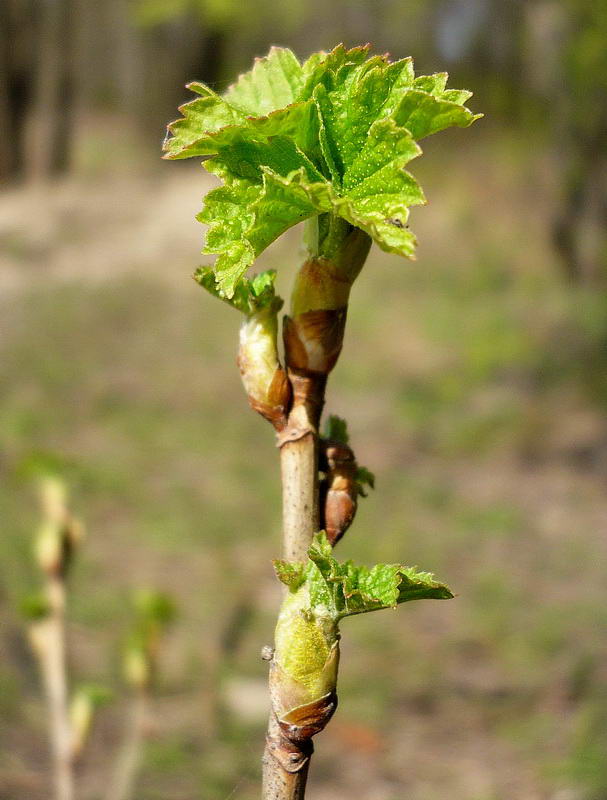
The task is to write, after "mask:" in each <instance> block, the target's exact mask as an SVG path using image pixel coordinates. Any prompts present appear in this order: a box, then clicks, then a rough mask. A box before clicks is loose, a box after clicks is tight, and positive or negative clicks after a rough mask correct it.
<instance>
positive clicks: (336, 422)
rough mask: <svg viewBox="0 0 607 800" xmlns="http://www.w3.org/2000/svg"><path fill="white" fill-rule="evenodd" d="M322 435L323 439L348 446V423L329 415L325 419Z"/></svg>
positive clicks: (334, 415)
mask: <svg viewBox="0 0 607 800" xmlns="http://www.w3.org/2000/svg"><path fill="white" fill-rule="evenodd" d="M322 435H323V438H324V439H331V440H332V441H334V442H340V444H348V443H349V441H350V436H349V434H348V423H347V422H346V420H345V419H342V417H338V416H337V415H336V414H330V415H329V416H328V417H327V421H326V422H325V427H324V430H323V433H322Z"/></svg>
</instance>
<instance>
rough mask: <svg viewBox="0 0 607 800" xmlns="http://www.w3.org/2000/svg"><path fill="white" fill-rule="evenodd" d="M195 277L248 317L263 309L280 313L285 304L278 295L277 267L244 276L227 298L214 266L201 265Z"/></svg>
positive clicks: (204, 286) (216, 295)
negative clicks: (276, 284) (220, 285)
mask: <svg viewBox="0 0 607 800" xmlns="http://www.w3.org/2000/svg"><path fill="white" fill-rule="evenodd" d="M194 279H195V280H196V282H197V283H199V284H200V285H201V286H202V287H203V289H206V290H207V292H209V293H210V294H212V295H213V297H218V298H219V299H220V300H223V301H224V302H226V303H228V305H231V306H232V307H233V308H236V309H237V310H238V311H241V312H242V313H243V314H245V315H246V316H247V317H250V316H252V315H253V314H257V313H259V312H261V311H269V312H270V313H278V311H280V309H281V308H282V305H283V300H282V299H281V298H280V297H278V295H277V294H276V291H275V287H274V281H275V280H276V270H275V269H269V270H266V271H265V272H260V273H259V274H258V275H254V276H253V277H252V278H251V279H249V278H243V279H242V280H241V281H240V283H239V284H238V285H237V286H236V289H235V291H234V295H233V297H231V298H227V297H226V296H225V295H223V294H222V293H221V291H220V289H219V287H218V286H217V281H216V280H215V271H214V270H213V268H212V267H199V268H198V269H197V270H196V272H195V273H194Z"/></svg>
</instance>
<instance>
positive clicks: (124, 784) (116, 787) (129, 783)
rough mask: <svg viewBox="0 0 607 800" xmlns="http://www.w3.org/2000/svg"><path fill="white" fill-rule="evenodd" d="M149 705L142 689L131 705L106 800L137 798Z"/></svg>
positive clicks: (138, 691)
mask: <svg viewBox="0 0 607 800" xmlns="http://www.w3.org/2000/svg"><path fill="white" fill-rule="evenodd" d="M147 705H148V703H147V693H146V691H145V689H143V688H140V689H138V690H137V691H136V693H135V695H134V697H133V700H132V703H131V709H130V713H129V716H128V720H127V729H126V733H125V737H124V741H123V743H122V747H121V749H120V752H119V754H118V758H117V761H116V769H115V771H114V775H113V776H112V780H111V781H110V786H109V789H108V791H107V793H106V795H105V800H131V798H134V796H135V794H134V791H135V781H136V779H137V773H138V771H139V765H140V762H141V755H142V750H143V740H144V738H145V729H146V722H147Z"/></svg>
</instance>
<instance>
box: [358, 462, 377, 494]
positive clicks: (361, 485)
mask: <svg viewBox="0 0 607 800" xmlns="http://www.w3.org/2000/svg"><path fill="white" fill-rule="evenodd" d="M356 484H357V487H358V494H359V495H361V497H366V496H367V490H366V488H365V487H367V486H368V487H369V488H370V489H375V475H374V474H373V473H372V472H371V471H370V470H368V469H367V468H366V467H358V468H357V470H356Z"/></svg>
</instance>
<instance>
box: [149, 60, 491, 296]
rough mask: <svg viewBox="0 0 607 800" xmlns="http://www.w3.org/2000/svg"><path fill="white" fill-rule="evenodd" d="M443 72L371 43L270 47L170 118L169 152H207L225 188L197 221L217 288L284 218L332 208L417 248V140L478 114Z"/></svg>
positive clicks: (403, 251) (401, 249) (406, 248)
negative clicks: (413, 211)
mask: <svg viewBox="0 0 607 800" xmlns="http://www.w3.org/2000/svg"><path fill="white" fill-rule="evenodd" d="M446 82H447V74H446V73H437V74H436V75H424V76H418V77H415V73H414V69H413V62H412V60H411V59H410V58H407V59H403V60H401V61H397V62H394V63H391V62H390V61H389V60H388V58H387V57H386V56H369V47H368V46H364V47H355V48H352V49H349V50H348V49H346V48H345V47H344V46H343V45H339V46H338V47H336V48H335V49H334V50H333V51H331V52H330V53H316V54H314V55H312V56H311V57H310V58H309V59H308V60H307V61H306V62H304V63H303V64H300V63H299V61H298V60H297V58H296V57H295V56H294V55H293V53H292V52H291V51H290V50H287V49H284V48H277V47H273V48H272V49H271V50H270V52H269V54H268V55H267V56H266V57H265V58H262V59H256V61H255V64H254V66H253V68H252V69H251V70H250V72H248V73H245V74H244V75H241V76H240V78H239V79H238V80H237V82H236V83H235V84H233V85H232V86H231V87H230V88H229V89H228V90H227V92H226V93H225V94H224V95H223V96H220V95H218V94H216V93H215V92H213V90H212V89H210V88H208V87H206V86H204V85H203V84H200V83H193V84H190V85H189V88H191V89H192V90H193V91H194V92H196V93H197V94H198V95H199V97H197V98H196V99H195V100H193V101H192V102H190V103H186V104H185V105H183V106H182V107H181V109H180V110H181V112H182V114H183V117H182V119H180V120H177V121H176V122H173V123H171V125H170V126H169V136H168V137H167V140H166V142H165V146H164V149H165V157H167V158H188V157H190V156H203V157H205V158H207V159H208V157H209V156H212V158H210V159H208V160H206V161H205V167H206V168H207V169H208V170H209V171H211V172H213V173H214V174H216V175H217V176H219V177H220V178H221V179H222V181H223V182H224V186H223V187H221V188H219V189H214V190H213V191H211V192H209V194H208V195H207V197H206V201H205V208H204V210H203V211H202V213H201V214H200V215H199V217H198V219H199V220H200V221H201V222H204V223H206V224H208V225H209V226H210V230H209V231H208V234H207V241H206V247H205V252H207V253H213V254H215V255H217V261H216V265H215V278H216V281H217V285H218V288H219V291H220V293H222V294H223V295H225V296H226V297H231V296H232V295H233V294H234V292H235V291H236V287H237V286H238V283H239V281H240V280H241V279H242V276H243V275H244V274H245V272H246V270H247V269H248V267H249V266H250V265H251V264H252V263H253V262H254V261H255V259H256V258H257V257H258V256H259V254H260V253H261V252H263V250H264V249H265V248H266V247H267V246H268V245H269V244H271V243H272V242H273V241H274V240H275V239H276V238H277V237H278V236H280V235H281V234H282V233H283V232H284V231H286V230H287V229H288V228H290V227H292V226H293V225H296V224H297V223H298V222H301V221H302V220H305V219H308V218H310V217H313V216H317V215H319V214H332V215H335V216H337V217H341V218H343V219H345V220H346V221H347V222H348V223H349V224H350V225H352V226H355V227H358V228H361V229H362V230H364V231H365V232H366V233H368V234H369V235H370V236H371V237H372V238H373V239H374V240H375V242H377V244H378V245H379V246H380V247H381V248H382V249H384V250H386V251H388V252H392V253H397V254H400V255H403V256H406V257H408V258H414V255H415V245H416V240H415V236H414V235H413V233H411V232H410V231H409V230H408V228H407V220H408V216H409V208H410V207H411V206H414V205H418V204H423V203H425V202H426V200H425V197H424V193H423V191H422V189H421V187H420V186H419V184H418V183H417V181H416V180H415V178H414V177H413V176H412V175H411V174H410V173H409V172H408V171H407V170H406V166H407V165H408V164H409V162H410V161H412V160H413V159H414V158H416V157H417V156H419V155H420V153H421V148H420V147H419V145H418V144H417V141H418V140H419V139H422V138H424V137H425V136H429V135H430V134H432V133H436V132H438V131H440V130H443V129H444V128H447V127H450V126H459V127H466V126H468V125H470V124H471V123H472V122H474V120H475V119H477V117H478V116H480V115H474V114H473V113H472V112H471V111H470V110H469V109H467V108H466V107H465V106H464V103H465V102H466V100H467V99H468V98H469V97H470V93H469V92H466V91H463V90H456V89H447V88H446Z"/></svg>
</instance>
